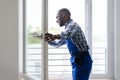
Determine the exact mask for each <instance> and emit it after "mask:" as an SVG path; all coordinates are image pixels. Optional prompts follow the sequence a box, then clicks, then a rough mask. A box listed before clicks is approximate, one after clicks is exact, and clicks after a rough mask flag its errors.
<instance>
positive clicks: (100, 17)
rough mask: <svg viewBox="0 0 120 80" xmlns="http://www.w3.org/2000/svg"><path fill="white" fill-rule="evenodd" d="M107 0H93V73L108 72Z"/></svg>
mask: <svg viewBox="0 0 120 80" xmlns="http://www.w3.org/2000/svg"><path fill="white" fill-rule="evenodd" d="M106 9H107V0H92V47H93V48H92V52H93V61H94V63H93V74H106V73H107V58H106V57H107V56H106V55H107V10H106Z"/></svg>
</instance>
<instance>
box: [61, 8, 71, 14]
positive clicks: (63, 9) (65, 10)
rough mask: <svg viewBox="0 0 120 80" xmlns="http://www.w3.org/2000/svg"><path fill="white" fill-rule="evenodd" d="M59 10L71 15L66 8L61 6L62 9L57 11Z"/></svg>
mask: <svg viewBox="0 0 120 80" xmlns="http://www.w3.org/2000/svg"><path fill="white" fill-rule="evenodd" d="M60 12H64V13H65V14H67V15H68V16H71V13H70V11H69V10H68V9H67V8H62V9H60V10H59V13H60Z"/></svg>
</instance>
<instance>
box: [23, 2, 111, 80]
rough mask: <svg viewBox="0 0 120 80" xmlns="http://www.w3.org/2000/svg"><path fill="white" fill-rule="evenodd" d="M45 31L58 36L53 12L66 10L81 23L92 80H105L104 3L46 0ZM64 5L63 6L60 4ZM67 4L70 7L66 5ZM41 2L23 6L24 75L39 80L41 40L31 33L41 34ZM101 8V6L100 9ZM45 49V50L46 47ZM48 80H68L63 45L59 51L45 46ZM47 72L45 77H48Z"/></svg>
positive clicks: (68, 70) (105, 14)
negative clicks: (91, 60) (89, 47)
mask: <svg viewBox="0 0 120 80" xmlns="http://www.w3.org/2000/svg"><path fill="white" fill-rule="evenodd" d="M47 1H48V2H46V3H48V5H47V6H48V9H46V10H48V27H47V28H48V32H50V33H53V34H54V33H59V32H60V31H61V30H62V29H63V28H60V27H59V26H58V24H57V23H56V13H57V11H58V10H59V9H60V8H63V7H65V8H68V9H69V10H70V11H71V14H72V19H73V20H74V21H76V22H78V23H79V24H80V26H81V27H82V29H83V31H84V32H85V34H86V37H87V40H88V42H89V45H90V46H91V50H90V51H91V56H92V58H93V61H94V63H93V68H92V72H91V79H94V80H97V79H98V80H99V79H108V78H109V77H108V75H109V73H108V72H109V68H108V67H109V65H108V60H109V59H108V57H107V55H108V53H107V52H108V48H107V42H108V41H107V0H76V1H74V0H47ZM63 2H64V3H63ZM68 3H69V4H68ZM41 4H42V1H41V0H26V4H25V8H26V9H25V10H26V11H25V12H24V13H25V19H26V20H25V21H26V22H25V24H26V25H24V27H25V34H24V35H25V36H24V38H25V44H24V46H25V50H24V54H25V55H24V56H25V57H24V58H25V59H24V63H25V65H24V74H26V75H29V76H31V77H34V78H37V79H40V80H41V78H42V77H41V76H42V75H41V71H42V68H41V66H42V62H41V59H42V56H41V55H42V53H41V51H42V50H41V48H42V46H41V41H42V40H39V39H36V38H33V37H32V35H31V34H30V33H31V32H39V33H42V26H41V25H42V22H41V17H42V16H41V14H42V7H41ZM101 5H102V6H101ZM46 49H47V48H46ZM47 58H48V59H46V60H47V61H46V64H47V63H48V64H47V65H48V67H47V68H48V72H47V73H48V77H49V80H71V78H72V74H71V66H70V61H69V58H70V55H69V52H68V50H67V49H66V45H65V46H62V47H60V48H54V47H51V46H48V57H47ZM47 73H46V74H47Z"/></svg>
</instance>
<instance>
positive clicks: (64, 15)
mask: <svg viewBox="0 0 120 80" xmlns="http://www.w3.org/2000/svg"><path fill="white" fill-rule="evenodd" d="M70 16H71V13H70V11H69V10H68V9H66V8H63V9H60V10H59V11H58V14H57V16H56V19H57V21H56V22H57V23H58V24H59V25H60V26H64V25H65V23H66V22H67V21H68V20H70Z"/></svg>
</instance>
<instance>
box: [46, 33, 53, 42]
mask: <svg viewBox="0 0 120 80" xmlns="http://www.w3.org/2000/svg"><path fill="white" fill-rule="evenodd" d="M53 40H54V39H53V34H50V33H45V41H53Z"/></svg>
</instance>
